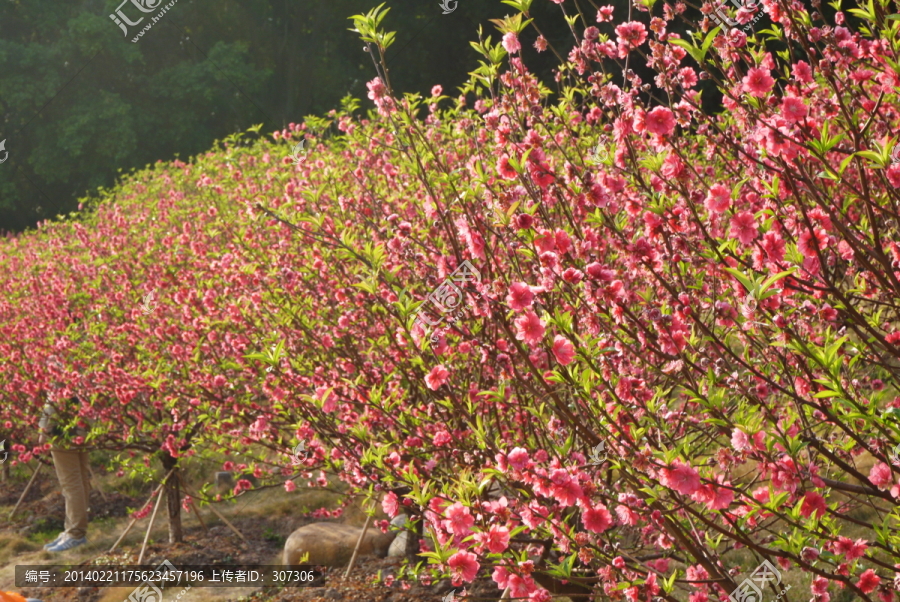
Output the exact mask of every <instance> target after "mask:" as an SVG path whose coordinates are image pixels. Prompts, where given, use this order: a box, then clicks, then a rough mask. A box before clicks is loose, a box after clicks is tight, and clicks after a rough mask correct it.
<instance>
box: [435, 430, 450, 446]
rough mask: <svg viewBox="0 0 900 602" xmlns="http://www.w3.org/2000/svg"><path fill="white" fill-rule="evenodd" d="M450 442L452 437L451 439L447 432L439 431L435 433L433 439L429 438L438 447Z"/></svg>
mask: <svg viewBox="0 0 900 602" xmlns="http://www.w3.org/2000/svg"><path fill="white" fill-rule="evenodd" d="M451 441H453V437H451V436H450V433H448V432H447V431H439V432H437V433H435V435H434V437H432V438H431V442H432V443H434V444H435V445H436V446H438V447H443V446H444V445H447V444H448V443H450V442H451Z"/></svg>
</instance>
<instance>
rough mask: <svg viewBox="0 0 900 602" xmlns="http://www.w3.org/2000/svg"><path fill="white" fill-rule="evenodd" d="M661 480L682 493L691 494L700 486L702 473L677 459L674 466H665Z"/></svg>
mask: <svg viewBox="0 0 900 602" xmlns="http://www.w3.org/2000/svg"><path fill="white" fill-rule="evenodd" d="M660 481H661V482H662V484H663V485H665V486H666V487H668V488H669V489H674V490H675V491H677V492H678V493H680V494H682V495H691V494H692V493H694V492H695V491H697V489H699V488H700V474H699V473H698V472H697V471H696V470H694V469H693V468H691V466H690V464H686V463H684V462H681V461H680V460H676V461H675V463H674V464H673V465H672V468H663V470H662V478H661V479H660Z"/></svg>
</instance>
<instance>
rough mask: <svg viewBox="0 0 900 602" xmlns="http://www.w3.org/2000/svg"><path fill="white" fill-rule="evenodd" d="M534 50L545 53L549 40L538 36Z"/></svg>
mask: <svg viewBox="0 0 900 602" xmlns="http://www.w3.org/2000/svg"><path fill="white" fill-rule="evenodd" d="M534 49H535V50H537V51H538V52H544V51H545V50H547V38H545V37H544V36H538V37H537V39H536V40H535V41H534Z"/></svg>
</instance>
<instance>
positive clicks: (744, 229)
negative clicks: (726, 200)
mask: <svg viewBox="0 0 900 602" xmlns="http://www.w3.org/2000/svg"><path fill="white" fill-rule="evenodd" d="M730 234H731V238H736V239H738V240H739V241H741V244H742V245H749V244H751V243H752V242H753V239H755V238H756V235H757V234H758V232H757V230H756V219H755V218H754V217H753V214H752V213H750V212H749V211H741V212H740V213H738V214H737V215H735V216H734V217H732V218H731V232H730Z"/></svg>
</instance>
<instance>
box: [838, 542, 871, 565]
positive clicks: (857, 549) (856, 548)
mask: <svg viewBox="0 0 900 602" xmlns="http://www.w3.org/2000/svg"><path fill="white" fill-rule="evenodd" d="M868 548H869V546H868V545H867V544H866V540H864V539H857V540H856V541H853V540H852V539H850V538H849V537H838V540H837V543H836V544H834V553H835V554H838V555H840V556H844V557H845V558H846V559H847V560H848V561H851V560H856V559H857V558H862V557H863V556H864V555H865V553H866V550H867V549H868Z"/></svg>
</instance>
